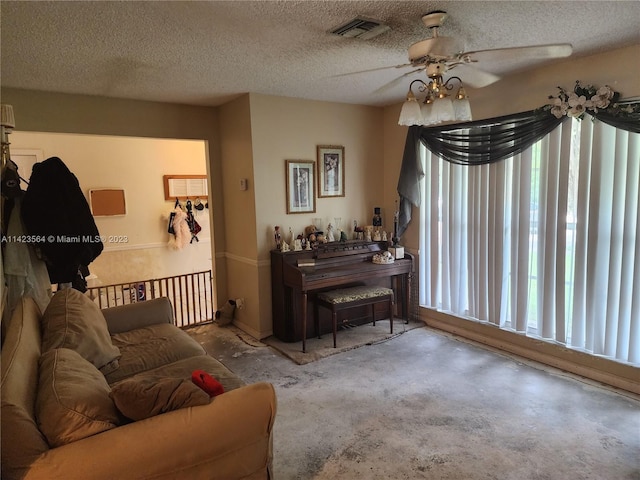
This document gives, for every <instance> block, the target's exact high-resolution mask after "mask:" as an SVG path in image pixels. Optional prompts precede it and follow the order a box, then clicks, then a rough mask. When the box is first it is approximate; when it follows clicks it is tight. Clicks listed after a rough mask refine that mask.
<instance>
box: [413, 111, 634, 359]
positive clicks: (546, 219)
mask: <svg viewBox="0 0 640 480" xmlns="http://www.w3.org/2000/svg"><path fill="white" fill-rule="evenodd" d="M420 157H421V160H422V161H423V162H424V163H423V166H424V169H423V170H424V173H425V178H424V179H423V180H422V181H421V182H420V185H421V189H422V191H421V198H422V201H423V205H422V208H421V211H420V212H421V213H420V215H421V218H420V222H421V228H420V231H421V240H420V242H421V249H420V251H421V256H420V261H421V263H422V265H421V268H420V276H421V278H420V285H421V292H420V300H421V304H422V305H425V306H428V307H432V308H437V309H440V310H442V311H446V312H451V313H454V314H457V315H461V316H466V317H471V318H474V319H477V320H481V321H485V322H489V323H492V324H495V325H497V326H499V327H501V328H506V329H511V330H515V331H518V332H523V333H526V334H527V335H530V336H535V337H540V338H544V339H549V340H553V341H556V342H559V343H562V344H565V345H567V346H570V347H575V348H578V349H581V350H584V351H587V352H590V353H593V354H597V355H605V356H608V357H611V358H615V359H618V360H621V361H624V362H630V363H634V364H639V363H640V235H639V234H638V228H639V227H640V208H639V203H640V188H639V185H640V134H638V133H633V132H629V131H625V130H620V129H617V128H615V127H613V126H610V125H607V124H605V123H603V122H600V121H597V120H596V121H591V120H585V121H582V122H579V121H577V120H574V119H571V120H570V121H565V122H563V123H562V124H560V125H559V126H557V127H556V128H555V129H553V130H552V131H551V132H550V133H547V134H546V135H545V136H544V137H542V138H541V139H540V140H539V141H537V142H536V143H534V144H533V145H532V146H531V147H529V148H527V149H525V150H523V151H522V152H521V153H517V154H515V155H514V156H512V157H511V158H509V159H507V160H505V161H500V162H496V163H490V164H483V165H456V164H454V163H451V162H446V161H443V160H442V159H441V158H440V157H438V156H437V155H436V154H435V153H432V152H431V151H430V150H427V149H426V148H425V147H421V148H420Z"/></svg>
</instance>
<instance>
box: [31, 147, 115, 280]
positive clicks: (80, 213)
mask: <svg viewBox="0 0 640 480" xmlns="http://www.w3.org/2000/svg"><path fill="white" fill-rule="evenodd" d="M22 221H23V223H24V226H25V229H26V230H27V233H28V234H29V235H31V236H35V237H40V238H39V241H38V242H37V243H36V247H38V248H39V249H40V252H41V253H42V255H43V257H44V260H45V263H46V265H47V269H48V271H49V278H50V280H51V283H67V282H73V281H74V280H76V277H77V275H78V272H79V271H84V272H86V271H87V268H86V267H87V266H88V265H89V264H90V263H91V262H92V261H93V260H95V259H96V258H97V257H98V255H100V253H101V252H102V249H103V244H102V242H101V241H100V236H99V233H98V228H97V227H96V224H95V221H94V219H93V215H92V214H91V210H90V208H89V204H88V202H87V199H86V198H85V196H84V195H83V193H82V190H81V189H80V184H79V183H78V179H77V178H76V176H75V175H74V174H73V173H71V171H69V169H68V168H67V166H66V165H65V164H64V163H63V162H62V160H60V159H59V158H58V157H51V158H48V159H47V160H45V161H43V162H40V163H36V164H35V165H34V166H33V171H32V173H31V178H30V179H29V186H28V187H27V191H26V192H25V194H24V199H23V201H22Z"/></svg>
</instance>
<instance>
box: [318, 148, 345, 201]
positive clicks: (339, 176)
mask: <svg viewBox="0 0 640 480" xmlns="http://www.w3.org/2000/svg"><path fill="white" fill-rule="evenodd" d="M317 151H318V159H317V168H318V173H317V176H318V198H323V197H344V196H345V193H344V147H343V146H340V145H318V147H317Z"/></svg>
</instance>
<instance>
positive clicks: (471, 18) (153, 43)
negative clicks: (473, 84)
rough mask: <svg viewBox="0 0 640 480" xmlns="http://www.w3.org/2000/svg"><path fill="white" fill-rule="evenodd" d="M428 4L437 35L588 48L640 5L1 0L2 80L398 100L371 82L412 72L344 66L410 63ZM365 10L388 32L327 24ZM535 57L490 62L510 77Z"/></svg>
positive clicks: (42, 86) (157, 93)
mask: <svg viewBox="0 0 640 480" xmlns="http://www.w3.org/2000/svg"><path fill="white" fill-rule="evenodd" d="M433 10H446V11H447V12H448V13H449V18H448V19H447V21H446V23H445V25H444V26H443V27H442V28H441V29H440V35H441V36H443V35H444V36H454V37H460V38H462V39H464V41H465V47H466V48H465V51H470V50H483V49H493V48H504V47H515V46H525V45H541V44H550V43H571V44H572V45H573V56H578V57H579V56H585V55H590V54H593V53H597V52H603V51H607V50H612V49H614V48H618V47H623V46H627V45H633V44H640V29H639V25H640V2H638V1H546V2H545V1H349V0H343V1H315V0H306V1H294V0H290V1H238V0H236V1H196V2H191V1H181V2H180V1H179V2H162V1H108V2H107V1H85V2H65V1H55V2H46V1H37V2H33V1H18V2H15V1H6V0H2V2H1V3H0V14H1V27H2V29H1V44H0V48H1V55H2V71H1V73H2V77H1V81H2V85H3V86H6V87H18V88H26V89H35V90H46V91H56V92H65V93H79V94H88V95H101V96H108V97H119V98H128V99H140V100H152V101H162V102H175V103H184V104H193V105H219V104H222V103H224V102H226V101H228V100H230V99H232V98H234V97H236V96H238V95H240V94H243V93H246V92H258V93H263V94H270V95H278V96H289V97H300V98H306V99H315V100H325V101H334V102H345V103H356V104H364V105H389V104H393V103H397V102H400V101H402V100H403V98H404V96H405V94H406V91H407V86H408V83H409V80H410V79H412V77H407V78H408V79H407V80H406V81H403V82H400V83H399V84H398V85H397V86H396V87H395V88H391V89H388V90H386V91H384V92H383V93H375V91H376V89H378V88H379V87H380V86H382V85H384V84H386V83H387V82H389V81H391V80H392V79H394V78H395V77H397V76H399V75H400V74H402V73H405V72H407V71H408V69H404V70H399V69H393V68H391V69H387V70H381V71H376V72H368V73H359V74H356V75H347V76H342V74H345V73H350V72H356V71H360V70H367V69H373V68H378V67H389V66H394V65H398V64H405V63H407V48H408V47H409V45H410V44H412V43H414V42H417V41H420V40H424V39H426V38H428V37H429V36H430V32H429V30H428V29H427V28H426V27H425V26H424V25H423V23H422V21H421V16H422V15H423V14H424V13H427V12H430V11H433ZM357 16H364V17H368V18H373V19H376V20H380V21H382V22H383V23H386V24H388V25H389V26H390V27H391V31H389V32H386V33H384V34H383V35H381V36H379V37H376V38H374V39H371V40H368V41H365V40H359V39H350V38H342V37H338V36H335V35H331V34H329V33H327V32H328V31H329V30H331V29H332V28H333V27H337V26H339V25H341V24H343V23H346V22H347V21H349V20H351V19H353V18H354V17H357ZM552 61H554V60H552ZM556 61H557V60H556ZM537 65H539V64H537ZM531 66H532V64H527V63H524V62H510V63H507V64H504V62H503V63H494V64H489V63H485V64H482V65H481V67H482V68H483V69H484V70H487V71H490V72H492V73H497V74H501V75H506V74H508V73H509V72H514V71H519V70H523V69H526V68H530V67H531ZM594 68H597V65H594ZM585 79H586V77H585Z"/></svg>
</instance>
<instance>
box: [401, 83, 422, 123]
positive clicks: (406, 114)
mask: <svg viewBox="0 0 640 480" xmlns="http://www.w3.org/2000/svg"><path fill="white" fill-rule="evenodd" d="M398 125H406V126H410V125H422V112H421V111H420V104H419V103H418V100H417V99H416V96H415V95H414V94H413V92H412V91H411V90H409V93H408V94H407V100H406V101H405V102H404V104H403V105H402V110H401V111H400V119H399V120H398Z"/></svg>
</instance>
